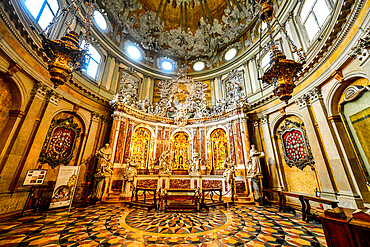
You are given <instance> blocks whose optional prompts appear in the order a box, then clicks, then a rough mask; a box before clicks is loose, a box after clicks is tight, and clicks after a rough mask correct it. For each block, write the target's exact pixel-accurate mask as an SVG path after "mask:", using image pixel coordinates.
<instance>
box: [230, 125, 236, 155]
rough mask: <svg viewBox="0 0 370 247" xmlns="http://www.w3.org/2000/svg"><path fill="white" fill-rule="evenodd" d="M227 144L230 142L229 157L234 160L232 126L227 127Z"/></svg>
mask: <svg viewBox="0 0 370 247" xmlns="http://www.w3.org/2000/svg"><path fill="white" fill-rule="evenodd" d="M229 144H230V157H231V159H232V160H233V161H234V162H236V159H235V144H234V135H233V130H232V127H231V126H230V128H229Z"/></svg>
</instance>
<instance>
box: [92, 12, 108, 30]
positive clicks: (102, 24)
mask: <svg viewBox="0 0 370 247" xmlns="http://www.w3.org/2000/svg"><path fill="white" fill-rule="evenodd" d="M94 21H95V24H96V25H97V26H98V27H99V28H100V29H101V30H103V31H106V30H107V28H108V24H107V21H106V19H105V18H104V16H103V15H102V13H100V12H99V11H97V10H95V11H94Z"/></svg>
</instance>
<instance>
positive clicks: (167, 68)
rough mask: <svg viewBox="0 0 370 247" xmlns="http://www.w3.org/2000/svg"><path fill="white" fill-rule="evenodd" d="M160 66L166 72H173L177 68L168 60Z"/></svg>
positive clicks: (163, 61)
mask: <svg viewBox="0 0 370 247" xmlns="http://www.w3.org/2000/svg"><path fill="white" fill-rule="evenodd" d="M159 65H160V67H161V68H162V69H163V70H165V71H172V70H173V69H174V67H175V66H174V64H173V62H172V61H170V60H168V59H165V60H162V61H161V62H160V64H159Z"/></svg>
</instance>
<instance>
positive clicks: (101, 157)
mask: <svg viewBox="0 0 370 247" xmlns="http://www.w3.org/2000/svg"><path fill="white" fill-rule="evenodd" d="M96 156H97V157H98V170H99V171H100V172H101V173H102V174H103V175H104V176H106V177H108V176H111V175H112V173H113V170H112V162H110V159H111V156H112V149H111V148H110V147H109V143H106V144H105V145H104V147H102V148H101V149H100V150H99V151H98V152H96Z"/></svg>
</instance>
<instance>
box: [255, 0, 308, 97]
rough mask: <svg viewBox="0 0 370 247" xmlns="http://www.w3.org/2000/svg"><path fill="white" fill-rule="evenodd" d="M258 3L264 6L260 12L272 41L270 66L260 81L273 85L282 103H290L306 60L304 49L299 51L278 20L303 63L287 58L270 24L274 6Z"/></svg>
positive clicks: (262, 0)
mask: <svg viewBox="0 0 370 247" xmlns="http://www.w3.org/2000/svg"><path fill="white" fill-rule="evenodd" d="M256 2H257V3H258V4H260V5H262V8H261V11H260V19H261V21H262V22H265V23H266V24H267V28H268V33H269V37H270V40H271V41H270V44H271V48H270V52H271V53H270V62H269V64H270V65H269V67H268V68H267V70H266V71H265V73H264V74H263V76H262V78H260V79H262V81H263V82H265V83H267V84H272V85H273V87H274V94H275V95H276V96H278V97H279V99H280V100H281V101H284V102H286V103H288V100H289V99H290V98H292V94H293V89H294V87H295V84H294V81H295V79H296V78H297V76H298V73H299V72H300V71H301V70H302V66H303V64H304V62H305V58H304V56H303V54H302V53H301V50H302V49H299V50H298V49H297V47H296V46H295V45H294V44H293V41H292V40H291V39H290V37H289V35H288V34H287V32H286V31H285V29H284V28H283V27H282V26H281V25H280V23H279V22H278V20H276V21H277V23H278V24H279V26H280V28H281V29H282V30H283V32H284V34H285V36H286V37H287V39H288V41H289V43H290V44H291V46H292V48H293V51H292V52H293V53H295V52H297V54H298V56H299V58H300V60H301V61H300V62H295V61H294V60H291V59H287V58H286V56H285V55H284V54H283V53H282V52H281V51H280V50H279V48H278V46H277V45H276V44H275V40H274V38H273V34H272V33H273V29H272V27H271V24H270V21H271V20H272V17H273V12H274V10H273V7H272V5H271V4H269V3H268V0H256ZM261 33H262V28H261V29H260V50H261Z"/></svg>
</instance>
